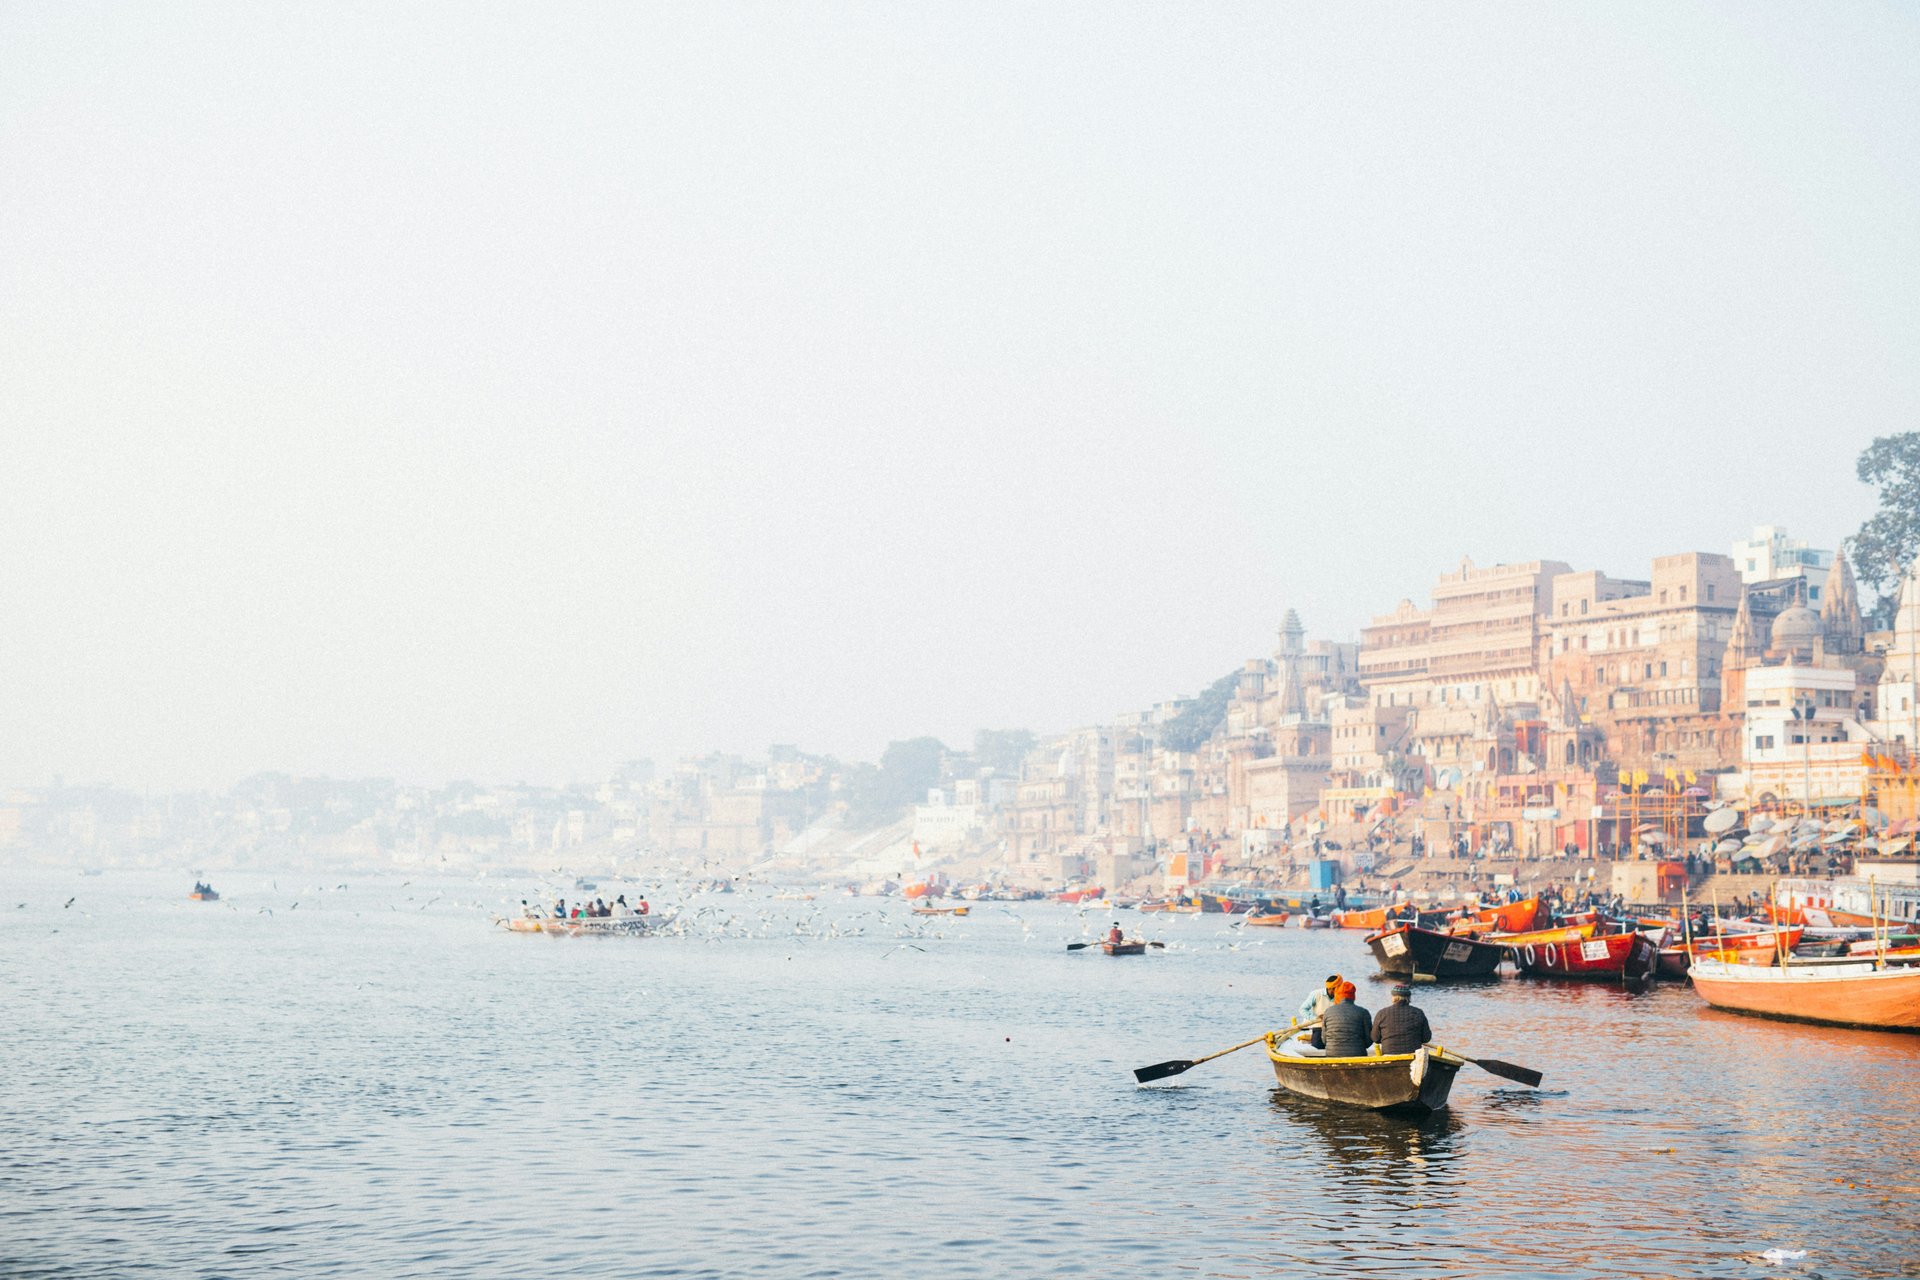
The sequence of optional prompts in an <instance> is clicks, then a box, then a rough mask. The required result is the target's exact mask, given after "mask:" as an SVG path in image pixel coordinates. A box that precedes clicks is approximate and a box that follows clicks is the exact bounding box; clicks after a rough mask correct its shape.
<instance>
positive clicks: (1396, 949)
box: [1380, 933, 1407, 956]
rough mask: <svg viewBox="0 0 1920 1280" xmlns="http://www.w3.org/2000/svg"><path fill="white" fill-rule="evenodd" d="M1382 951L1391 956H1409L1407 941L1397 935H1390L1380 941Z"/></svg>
mask: <svg viewBox="0 0 1920 1280" xmlns="http://www.w3.org/2000/svg"><path fill="white" fill-rule="evenodd" d="M1380 949H1381V950H1382V951H1384V952H1386V953H1387V954H1388V955H1390V956H1403V955H1405V954H1407V940H1406V939H1405V938H1403V937H1401V936H1400V935H1399V934H1397V933H1390V934H1388V935H1387V936H1386V937H1384V938H1382V939H1380Z"/></svg>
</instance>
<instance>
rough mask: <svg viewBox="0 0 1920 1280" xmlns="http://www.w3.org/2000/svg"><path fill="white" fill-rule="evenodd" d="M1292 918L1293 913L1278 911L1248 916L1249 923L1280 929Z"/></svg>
mask: <svg viewBox="0 0 1920 1280" xmlns="http://www.w3.org/2000/svg"><path fill="white" fill-rule="evenodd" d="M1291 919H1293V915H1292V913H1290V912H1286V911H1276V912H1274V913H1273V914H1272V915H1250V916H1248V917H1247V923H1248V924H1256V925H1265V926H1266V927H1267V928H1269V929H1278V928H1281V927H1283V926H1284V925H1285V924H1286V923H1287V921H1289V920H1291Z"/></svg>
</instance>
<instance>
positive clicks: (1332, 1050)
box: [1320, 982, 1373, 1058]
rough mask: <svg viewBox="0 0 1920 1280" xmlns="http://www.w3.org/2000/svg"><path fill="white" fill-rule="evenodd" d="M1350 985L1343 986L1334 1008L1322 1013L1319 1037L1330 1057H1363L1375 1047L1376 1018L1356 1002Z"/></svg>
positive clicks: (1343, 984) (1341, 985)
mask: <svg viewBox="0 0 1920 1280" xmlns="http://www.w3.org/2000/svg"><path fill="white" fill-rule="evenodd" d="M1356 994H1357V993H1356V991H1355V990H1354V986H1353V984H1352V983H1351V982H1342V983H1341V984H1340V995H1339V998H1338V999H1337V1000H1335V1001H1334V1004H1333V1007H1332V1008H1331V1009H1328V1010H1327V1011H1326V1013H1324V1014H1322V1015H1321V1017H1322V1019H1323V1021H1322V1022H1321V1026H1320V1034H1321V1037H1322V1039H1323V1040H1324V1042H1325V1044H1326V1046H1327V1056H1328V1057H1329V1058H1361V1057H1365V1056H1366V1052H1367V1049H1368V1047H1369V1046H1370V1045H1372V1044H1373V1015H1372V1014H1370V1013H1368V1012H1367V1011H1366V1010H1365V1009H1363V1008H1361V1007H1360V1006H1359V1005H1357V1004H1355V1003H1354V1002H1353V998H1354V996H1355V995H1356Z"/></svg>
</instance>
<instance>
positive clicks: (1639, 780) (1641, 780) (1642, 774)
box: [1633, 769, 1647, 787]
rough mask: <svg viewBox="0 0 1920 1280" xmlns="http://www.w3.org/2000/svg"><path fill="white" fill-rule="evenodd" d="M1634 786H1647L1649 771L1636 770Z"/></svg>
mask: <svg viewBox="0 0 1920 1280" xmlns="http://www.w3.org/2000/svg"><path fill="white" fill-rule="evenodd" d="M1633 785H1634V786H1636V787H1644V786H1646V785H1647V771H1646V770H1645V769H1635V770H1634V771H1633Z"/></svg>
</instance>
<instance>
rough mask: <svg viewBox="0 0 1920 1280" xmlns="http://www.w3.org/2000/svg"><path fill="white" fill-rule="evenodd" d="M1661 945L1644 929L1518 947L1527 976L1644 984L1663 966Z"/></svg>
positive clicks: (1517, 954) (1518, 957)
mask: <svg viewBox="0 0 1920 1280" xmlns="http://www.w3.org/2000/svg"><path fill="white" fill-rule="evenodd" d="M1659 959H1660V949H1659V948H1658V947H1656V946H1655V945H1654V944H1653V940H1652V939H1650V938H1648V937H1647V936H1646V935H1645V934H1642V933H1610V934H1606V935H1604V936H1602V937H1598V938H1587V939H1585V940H1584V941H1581V942H1568V943H1564V944H1563V943H1555V942H1548V943H1544V944H1534V943H1529V944H1527V945H1525V946H1522V947H1519V948H1517V949H1516V950H1515V951H1514V961H1515V963H1516V964H1518V965H1519V967H1520V976H1522V977H1525V978H1578V979H1581V980H1584V981H1591V982H1619V983H1624V984H1625V985H1627V986H1630V987H1640V986H1644V985H1645V984H1646V983H1648V982H1649V981H1651V980H1652V978H1653V976H1654V973H1655V971H1656V969H1657V968H1658V966H1659Z"/></svg>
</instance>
